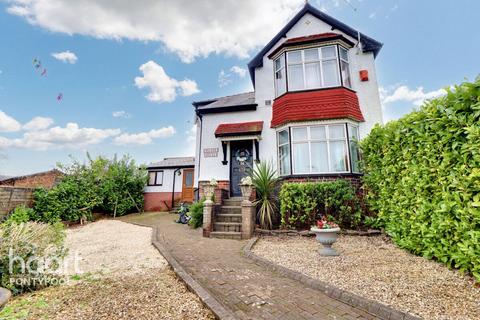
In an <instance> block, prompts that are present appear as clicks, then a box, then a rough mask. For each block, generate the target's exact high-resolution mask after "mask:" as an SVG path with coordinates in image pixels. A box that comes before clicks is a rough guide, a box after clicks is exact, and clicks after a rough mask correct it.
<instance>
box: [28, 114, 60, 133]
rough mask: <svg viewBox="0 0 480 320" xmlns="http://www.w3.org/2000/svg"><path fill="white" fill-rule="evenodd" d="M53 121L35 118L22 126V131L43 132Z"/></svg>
mask: <svg viewBox="0 0 480 320" xmlns="http://www.w3.org/2000/svg"><path fill="white" fill-rule="evenodd" d="M53 122H54V121H53V119H52V118H46V117H35V118H33V119H32V120H30V121H29V122H27V123H26V124H24V125H23V127H22V128H23V130H26V131H38V130H44V129H47V128H48V127H50V126H51V125H52V124H53Z"/></svg>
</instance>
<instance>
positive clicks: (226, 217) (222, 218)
mask: <svg viewBox="0 0 480 320" xmlns="http://www.w3.org/2000/svg"><path fill="white" fill-rule="evenodd" d="M215 222H237V223H241V222H242V215H241V214H235V213H233V214H232V213H221V214H217V215H215Z"/></svg>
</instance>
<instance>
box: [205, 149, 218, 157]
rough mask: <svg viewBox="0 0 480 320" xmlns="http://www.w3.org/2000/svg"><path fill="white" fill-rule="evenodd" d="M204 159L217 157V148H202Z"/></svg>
mask: <svg viewBox="0 0 480 320" xmlns="http://www.w3.org/2000/svg"><path fill="white" fill-rule="evenodd" d="M203 157H204V158H217V157H218V148H204V149H203Z"/></svg>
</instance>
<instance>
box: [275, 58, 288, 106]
mask: <svg viewBox="0 0 480 320" xmlns="http://www.w3.org/2000/svg"><path fill="white" fill-rule="evenodd" d="M274 67H275V96H276V97H278V96H279V95H282V94H284V93H285V91H287V78H286V76H285V54H282V55H281V56H280V57H279V58H278V59H277V60H275V65H274Z"/></svg>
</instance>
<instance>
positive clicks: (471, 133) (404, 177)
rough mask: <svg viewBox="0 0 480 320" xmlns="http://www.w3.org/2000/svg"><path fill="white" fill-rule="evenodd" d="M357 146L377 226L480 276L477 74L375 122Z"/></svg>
mask: <svg viewBox="0 0 480 320" xmlns="http://www.w3.org/2000/svg"><path fill="white" fill-rule="evenodd" d="M362 150H363V161H364V172H365V175H364V178H363V182H364V186H365V187H366V188H367V189H368V195H367V201H368V203H369V204H370V206H371V207H372V209H373V210H374V211H376V212H377V213H378V220H377V223H378V226H381V227H384V228H385V230H386V232H387V233H388V234H389V235H390V236H392V238H393V240H394V241H395V242H396V243H397V244H398V245H399V246H400V247H402V248H406V249H408V250H410V251H412V252H414V253H416V254H418V255H422V256H424V257H426V258H434V259H436V260H438V261H440V262H443V263H445V264H447V265H449V266H451V267H455V268H459V269H460V270H462V271H469V272H471V273H472V274H473V275H474V276H475V277H476V278H477V280H479V281H480V78H479V79H478V80H476V82H473V83H464V84H462V85H460V86H456V87H455V89H454V90H451V91H449V93H448V94H447V95H446V96H445V97H442V98H439V99H436V100H433V101H431V102H428V103H427V104H425V105H424V106H423V107H422V108H421V109H420V110H419V111H415V112H412V113H410V114H408V115H406V116H404V117H403V118H401V119H400V120H397V121H391V122H389V123H387V124H386V125H385V126H383V127H382V126H378V127H376V128H374V129H373V130H372V132H371V133H370V135H369V136H368V137H367V138H366V139H365V140H364V141H362Z"/></svg>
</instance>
